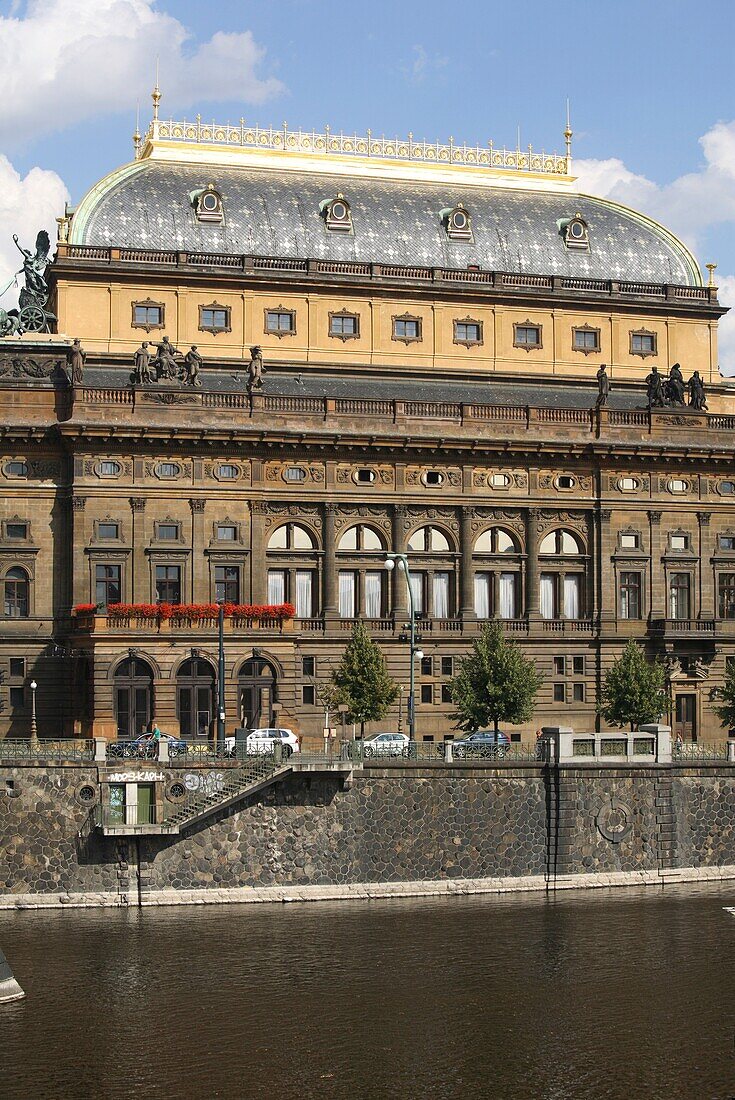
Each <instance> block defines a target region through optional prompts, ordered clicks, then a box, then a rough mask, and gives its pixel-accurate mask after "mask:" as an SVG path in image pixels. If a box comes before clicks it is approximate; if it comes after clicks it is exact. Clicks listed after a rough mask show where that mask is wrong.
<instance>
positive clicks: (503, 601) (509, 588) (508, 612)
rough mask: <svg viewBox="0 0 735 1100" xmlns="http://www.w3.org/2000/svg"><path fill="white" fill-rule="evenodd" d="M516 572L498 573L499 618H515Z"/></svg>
mask: <svg viewBox="0 0 735 1100" xmlns="http://www.w3.org/2000/svg"><path fill="white" fill-rule="evenodd" d="M516 592H517V583H516V574H515V573H501V574H500V589H499V593H498V595H499V598H500V607H499V608H498V612H499V617H500V618H501V619H515V617H516Z"/></svg>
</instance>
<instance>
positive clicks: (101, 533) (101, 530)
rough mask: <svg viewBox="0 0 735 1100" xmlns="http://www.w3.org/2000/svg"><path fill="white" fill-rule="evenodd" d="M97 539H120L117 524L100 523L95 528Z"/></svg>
mask: <svg viewBox="0 0 735 1100" xmlns="http://www.w3.org/2000/svg"><path fill="white" fill-rule="evenodd" d="M97 537H98V538H100V539H117V538H119V537H120V527H119V525H118V524H117V523H100V524H98V526H97Z"/></svg>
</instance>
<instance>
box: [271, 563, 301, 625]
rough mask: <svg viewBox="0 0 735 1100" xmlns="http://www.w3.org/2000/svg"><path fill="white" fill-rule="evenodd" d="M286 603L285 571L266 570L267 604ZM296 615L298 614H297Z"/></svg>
mask: <svg viewBox="0 0 735 1100" xmlns="http://www.w3.org/2000/svg"><path fill="white" fill-rule="evenodd" d="M285 602H286V570H285V569H269V570H268V603H269V604H277V603H285ZM297 614H298V612H297Z"/></svg>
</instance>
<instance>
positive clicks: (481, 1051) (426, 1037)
mask: <svg viewBox="0 0 735 1100" xmlns="http://www.w3.org/2000/svg"><path fill="white" fill-rule="evenodd" d="M731 904H735V884H733V885H732V886H730V887H726V886H712V887H709V886H708V887H701V888H700V887H688V888H686V889H685V888H682V887H674V888H669V889H667V890H666V891H665V892H659V891H653V890H649V891H642V890H641V891H636V890H627V891H625V890H616V891H590V892H579V893H574V894H572V893H566V894H562V895H557V896H556V897H552V898H546V897H545V896H538V895H529V896H522V895H515V896H511V895H508V896H505V897H501V898H497V897H482V898H478V897H475V898H471V897H470V898H453V899H442V900H441V901H435V900H432V901H418V900H417V901H410V900H409V901H400V902H399V901H379V902H369V903H365V902H349V903H341V904H334V905H333V904H322V905H319V904H317V905H315V904H310V905H304V904H289V905H261V906H255V905H253V906H218V907H205V908H193V907H192V908H189V907H181V908H165V909H164V908H162V909H156V910H145V911H142V912H141V911H132V912H131V911H120V910H94V911H81V910H68V911H53V912H25V913H23V912H20V913H0V946H2V948H3V949H4V951H5V954H6V955H7V957H8V960H9V961H10V964H11V966H12V967H13V969H14V970H15V974H16V977H17V978H18V979H19V981H20V983H21V985H22V986H23V987H24V988H25V990H26V993H27V997H26V999H25V1000H24V1001H20V1002H18V1003H16V1004H11V1005H7V1006H0V1054H1V1057H0V1096H2V1098H3V1100H5V1098H6V1097H7V1098H11V1097H12V1098H13V1100H37V1098H38V1100H46V1098H48V1100H98V1098H102V1100H108V1098H110V1100H118V1098H119V1100H123V1098H124V1100H127V1098H131V1097H136V1098H150V1097H156V1098H158V1097H161V1098H166V1100H168V1098H169V1097H170V1098H172V1100H174V1098H175V1100H190V1098H191V1100H194V1098H196V1100H199V1098H210V1097H225V1098H228V1100H230V1098H233V1100H236V1098H250V1097H268V1098H271V1100H281V1098H283V1100H290V1098H292V1097H293V1098H299V1100H301V1098H311V1097H319V1098H325V1100H334V1098H339V1100H342V1098H347V1097H350V1098H363V1097H364V1098H370V1100H372V1098H380V1097H390V1098H393V1097H396V1098H399V1097H400V1098H401V1100H406V1098H414V1097H416V1098H423V1097H427V1098H434V1097H437V1098H442V1100H447V1098H454V1097H458V1098H459V1097H471V1098H475V1097H478V1098H479V1097H482V1098H485V1097H487V1098H493V1100H494V1098H498V1100H515V1098H519V1100H577V1098H584V1100H587V1098H594V1100H604V1098H614V1100H633V1098H636V1100H637V1098H641V1100H657V1098H661V1100H679V1098H681V1100H709V1098H716V1100H730V1098H732V1097H733V1096H735V1057H734V1053H733V1043H734V1035H735V1014H734V1011H733V978H734V977H735V918H733V917H732V916H730V915H729V914H727V913H725V912H723V908H722V907H723V905H731Z"/></svg>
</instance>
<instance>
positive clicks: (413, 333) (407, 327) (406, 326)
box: [393, 317, 421, 340]
mask: <svg viewBox="0 0 735 1100" xmlns="http://www.w3.org/2000/svg"><path fill="white" fill-rule="evenodd" d="M393 339H394V340H420V339H421V321H420V319H419V318H418V317H394V318H393Z"/></svg>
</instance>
